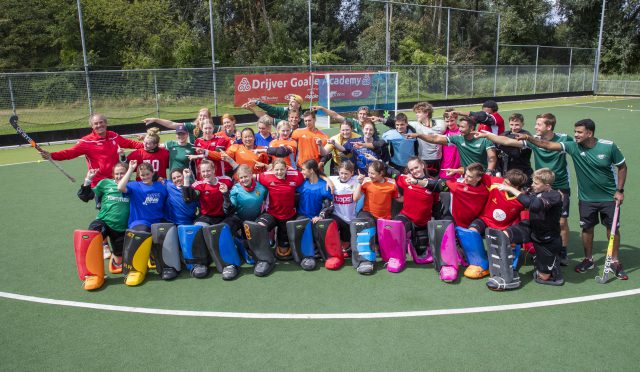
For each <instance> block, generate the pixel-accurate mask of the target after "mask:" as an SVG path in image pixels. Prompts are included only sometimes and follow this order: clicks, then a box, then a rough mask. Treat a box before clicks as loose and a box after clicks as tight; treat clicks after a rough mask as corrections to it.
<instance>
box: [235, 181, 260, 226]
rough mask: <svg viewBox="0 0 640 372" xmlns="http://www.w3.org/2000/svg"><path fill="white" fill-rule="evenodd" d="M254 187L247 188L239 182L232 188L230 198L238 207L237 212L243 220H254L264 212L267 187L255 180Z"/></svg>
mask: <svg viewBox="0 0 640 372" xmlns="http://www.w3.org/2000/svg"><path fill="white" fill-rule="evenodd" d="M253 183H254V184H255V187H253V189H249V190H247V189H245V188H244V186H242V185H241V184H239V183H236V184H235V185H233V187H232V188H231V192H230V194H229V198H230V199H231V204H233V206H234V207H236V214H237V215H238V217H240V219H241V220H242V221H254V220H255V219H256V218H258V216H259V215H260V213H262V204H263V203H264V201H265V198H266V197H267V189H266V188H265V187H264V186H262V185H261V184H260V183H257V182H255V181H253Z"/></svg>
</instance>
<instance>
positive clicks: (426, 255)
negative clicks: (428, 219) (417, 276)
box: [408, 228, 433, 265]
mask: <svg viewBox="0 0 640 372" xmlns="http://www.w3.org/2000/svg"><path fill="white" fill-rule="evenodd" d="M408 248H409V253H411V258H412V259H413V262H414V263H416V264H418V265H426V264H430V263H432V262H433V253H432V249H431V246H430V245H429V232H428V229H424V228H422V229H417V228H414V229H413V231H412V232H411V239H410V241H409V244H408Z"/></svg>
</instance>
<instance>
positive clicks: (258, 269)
mask: <svg viewBox="0 0 640 372" xmlns="http://www.w3.org/2000/svg"><path fill="white" fill-rule="evenodd" d="M275 267H276V264H275V263H269V262H267V261H258V262H256V266H255V268H254V269H253V273H254V274H255V276H267V275H269V274H271V272H272V271H273V269H274V268H275Z"/></svg>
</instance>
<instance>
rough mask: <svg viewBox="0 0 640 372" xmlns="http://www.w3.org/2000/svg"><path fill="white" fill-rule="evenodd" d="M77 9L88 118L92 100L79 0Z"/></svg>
mask: <svg viewBox="0 0 640 372" xmlns="http://www.w3.org/2000/svg"><path fill="white" fill-rule="evenodd" d="M76 3H77V7H78V23H79V24H80V40H81V41H82V58H83V60H84V76H85V82H86V83H87V100H88V101H89V117H91V115H93V100H92V99H91V83H90V81H89V62H88V60H87V48H86V45H85V42H84V25H83V21H82V6H81V5H80V0H76Z"/></svg>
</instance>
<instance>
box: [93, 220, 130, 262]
mask: <svg viewBox="0 0 640 372" xmlns="http://www.w3.org/2000/svg"><path fill="white" fill-rule="evenodd" d="M88 230H93V231H98V232H100V233H101V234H102V239H106V238H107V237H109V242H110V243H111V249H112V250H113V254H115V255H116V256H118V257H120V256H122V248H123V244H124V231H116V230H114V229H112V228H111V227H109V225H107V223H106V222H104V221H102V220H94V221H92V222H91V223H90V224H89V228H88Z"/></svg>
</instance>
